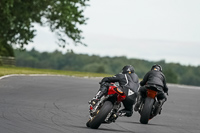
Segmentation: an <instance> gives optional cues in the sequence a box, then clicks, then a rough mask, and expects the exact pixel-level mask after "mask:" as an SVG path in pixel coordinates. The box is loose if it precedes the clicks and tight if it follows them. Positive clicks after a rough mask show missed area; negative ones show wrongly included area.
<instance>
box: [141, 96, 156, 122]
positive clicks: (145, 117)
mask: <svg viewBox="0 0 200 133" xmlns="http://www.w3.org/2000/svg"><path fill="white" fill-rule="evenodd" d="M153 103H154V99H152V98H150V97H147V98H146V99H145V103H144V106H143V109H142V111H141V113H140V114H141V117H140V123H142V124H148V122H149V118H150V115H151V110H152V107H153Z"/></svg>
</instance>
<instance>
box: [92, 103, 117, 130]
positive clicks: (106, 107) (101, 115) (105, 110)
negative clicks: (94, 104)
mask: <svg viewBox="0 0 200 133" xmlns="http://www.w3.org/2000/svg"><path fill="white" fill-rule="evenodd" d="M112 108H113V104H112V102H110V101H106V102H105V103H104V104H103V106H102V107H101V109H100V110H99V112H98V113H97V115H96V116H94V117H93V119H92V120H90V123H89V127H90V128H93V129H97V128H99V126H100V125H101V123H102V122H103V121H104V120H105V119H106V117H107V115H108V114H109V113H110V111H111V110H112Z"/></svg>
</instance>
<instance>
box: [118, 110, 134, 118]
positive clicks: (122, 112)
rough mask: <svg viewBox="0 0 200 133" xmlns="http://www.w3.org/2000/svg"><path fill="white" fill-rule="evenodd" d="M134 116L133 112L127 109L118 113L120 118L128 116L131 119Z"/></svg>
mask: <svg viewBox="0 0 200 133" xmlns="http://www.w3.org/2000/svg"><path fill="white" fill-rule="evenodd" d="M132 114H133V111H130V110H126V109H122V110H120V111H119V112H118V116H127V117H131V116H132Z"/></svg>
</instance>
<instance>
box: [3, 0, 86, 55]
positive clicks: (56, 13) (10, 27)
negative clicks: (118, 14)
mask: <svg viewBox="0 0 200 133" xmlns="http://www.w3.org/2000/svg"><path fill="white" fill-rule="evenodd" d="M87 1H89V0H1V2H0V22H1V23H0V45H3V46H7V45H10V46H11V45H12V44H16V45H19V46H20V47H21V48H23V47H24V45H27V44H28V43H29V42H31V41H32V39H33V38H34V36H35V32H36V30H35V29H34V26H33V23H39V24H40V25H42V26H49V27H50V29H51V31H52V32H55V33H56V34H57V36H58V40H59V44H60V45H61V46H64V45H65V44H66V43H68V42H69V40H66V37H67V38H68V39H72V40H73V42H74V44H75V45H78V44H83V45H85V44H84V43H83V42H82V39H83V37H82V35H81V33H82V31H81V30H80V29H79V26H80V25H83V24H86V20H87V18H85V17H84V16H83V11H84V9H85V7H86V6H87V4H86V2H87ZM0 52H1V49H0ZM0 54H2V53H0Z"/></svg>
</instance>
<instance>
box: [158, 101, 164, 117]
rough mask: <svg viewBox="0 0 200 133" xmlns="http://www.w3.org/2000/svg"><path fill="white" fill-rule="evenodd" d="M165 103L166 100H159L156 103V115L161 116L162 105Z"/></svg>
mask: <svg viewBox="0 0 200 133" xmlns="http://www.w3.org/2000/svg"><path fill="white" fill-rule="evenodd" d="M165 101H166V99H161V100H159V101H158V107H157V108H158V110H157V111H158V112H157V114H161V110H162V106H163V104H164V102H165Z"/></svg>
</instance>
